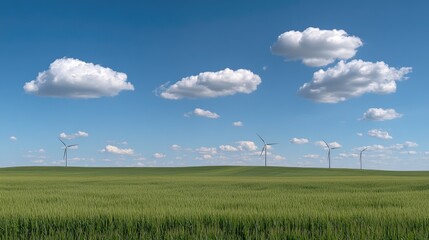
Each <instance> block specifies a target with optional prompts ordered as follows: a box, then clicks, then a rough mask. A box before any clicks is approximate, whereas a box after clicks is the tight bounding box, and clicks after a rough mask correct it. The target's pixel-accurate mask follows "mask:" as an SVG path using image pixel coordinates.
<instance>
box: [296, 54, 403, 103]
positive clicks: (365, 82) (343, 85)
mask: <svg viewBox="0 0 429 240" xmlns="http://www.w3.org/2000/svg"><path fill="white" fill-rule="evenodd" d="M409 72H411V68H410V67H403V68H400V69H396V68H392V67H389V65H387V64H386V63H384V62H376V63H373V62H364V61H362V60H352V61H350V62H344V61H340V62H338V64H337V65H335V66H334V67H332V68H328V69H327V70H326V71H325V70H323V69H320V70H319V71H317V72H315V73H314V74H313V79H312V81H311V82H308V83H305V84H304V85H302V86H301V87H300V88H299V90H298V93H299V94H300V95H302V96H304V97H305V98H308V99H311V100H314V101H316V102H323V103H338V102H341V101H346V100H347V99H349V98H352V97H358V96H361V95H363V94H365V93H376V94H389V93H394V92H395V91H396V81H400V80H403V79H405V78H406V77H405V75H406V74H408V73H409Z"/></svg>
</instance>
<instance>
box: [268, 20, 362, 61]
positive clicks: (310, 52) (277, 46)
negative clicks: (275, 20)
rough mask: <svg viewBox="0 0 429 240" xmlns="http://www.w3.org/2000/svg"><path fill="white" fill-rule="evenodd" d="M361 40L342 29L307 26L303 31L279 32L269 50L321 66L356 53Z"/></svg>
mask: <svg viewBox="0 0 429 240" xmlns="http://www.w3.org/2000/svg"><path fill="white" fill-rule="evenodd" d="M360 46H362V41H361V40H360V39H359V38H358V37H355V36H349V35H348V34H347V32H346V31H344V30H337V29H333V30H321V29H319V28H313V27H309V28H307V29H305V30H304V31H303V32H299V31H288V32H285V33H283V34H281V35H280V36H279V37H278V38H277V41H276V42H275V43H274V44H273V46H272V47H271V52H272V53H273V54H275V55H280V56H283V57H285V58H286V59H290V60H302V62H303V63H304V64H305V65H307V66H312V67H321V66H325V65H327V64H329V63H332V62H334V61H335V60H336V59H349V58H351V57H353V56H354V55H355V54H356V49H357V48H358V47H360Z"/></svg>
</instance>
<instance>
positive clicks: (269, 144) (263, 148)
mask: <svg viewBox="0 0 429 240" xmlns="http://www.w3.org/2000/svg"><path fill="white" fill-rule="evenodd" d="M256 135H258V137H259V138H260V139H261V140H262V142H263V143H264V146H263V147H262V151H261V155H259V157H260V156H262V153H264V151H265V167H266V166H267V146H271V145H275V144H277V143H265V140H264V139H263V138H262V137H261V136H259V134H256Z"/></svg>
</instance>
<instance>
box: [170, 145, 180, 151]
mask: <svg viewBox="0 0 429 240" xmlns="http://www.w3.org/2000/svg"><path fill="white" fill-rule="evenodd" d="M170 149H171V150H173V151H179V150H181V149H182V147H181V146H179V145H177V144H173V145H171V146H170Z"/></svg>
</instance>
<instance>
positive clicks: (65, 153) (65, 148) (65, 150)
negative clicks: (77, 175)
mask: <svg viewBox="0 0 429 240" xmlns="http://www.w3.org/2000/svg"><path fill="white" fill-rule="evenodd" d="M58 140H60V141H61V142H62V143H63V145H64V156H63V160H66V167H67V149H68V148H69V147H74V146H77V145H78V144H72V145H67V144H66V143H65V142H63V140H61V138H58Z"/></svg>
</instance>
